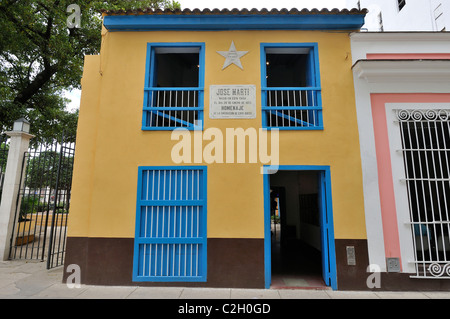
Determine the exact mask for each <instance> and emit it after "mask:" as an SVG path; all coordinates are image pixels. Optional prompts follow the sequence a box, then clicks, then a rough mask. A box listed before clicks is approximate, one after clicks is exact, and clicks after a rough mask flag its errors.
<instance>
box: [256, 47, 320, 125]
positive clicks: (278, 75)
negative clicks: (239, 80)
mask: <svg viewBox="0 0 450 319" xmlns="http://www.w3.org/2000/svg"><path fill="white" fill-rule="evenodd" d="M261 82H262V85H261V86H262V121H263V123H262V125H263V127H264V128H267V129H270V128H277V129H281V130H322V129H323V121H322V98H321V87H320V71H319V59H318V45H317V43H298V44H295V43H288V44H280V43H263V44H261Z"/></svg>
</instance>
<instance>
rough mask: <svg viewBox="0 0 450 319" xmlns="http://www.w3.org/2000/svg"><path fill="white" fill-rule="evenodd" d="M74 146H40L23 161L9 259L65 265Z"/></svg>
mask: <svg viewBox="0 0 450 319" xmlns="http://www.w3.org/2000/svg"><path fill="white" fill-rule="evenodd" d="M74 152H75V145H74V143H64V142H61V143H52V144H46V143H43V144H40V145H38V146H36V147H34V148H30V149H29V150H28V151H27V152H26V153H25V154H24V158H23V166H22V175H21V182H20V189H19V193H18V197H17V208H16V215H15V221H16V222H15V225H14V231H13V235H12V237H11V250H10V253H9V257H10V259H35V260H42V261H43V260H47V269H50V268H54V267H57V266H60V265H62V264H63V263H64V252H65V244H66V230H67V217H68V212H69V205H70V191H71V185H72V170H73V159H74Z"/></svg>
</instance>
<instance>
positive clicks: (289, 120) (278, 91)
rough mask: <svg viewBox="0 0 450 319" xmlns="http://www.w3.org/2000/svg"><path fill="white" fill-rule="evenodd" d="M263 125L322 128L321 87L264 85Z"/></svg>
mask: <svg viewBox="0 0 450 319" xmlns="http://www.w3.org/2000/svg"><path fill="white" fill-rule="evenodd" d="M262 91H263V106H262V111H263V126H264V127H274V128H279V129H292V130H295V129H322V128H323V123H322V100H321V89H320V88H318V87H292V88H278V87H265V88H263V89H262Z"/></svg>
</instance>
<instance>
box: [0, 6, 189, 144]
mask: <svg viewBox="0 0 450 319" xmlns="http://www.w3.org/2000/svg"><path fill="white" fill-rule="evenodd" d="M71 4H76V5H77V6H78V8H79V9H80V11H79V12H80V13H81V16H80V18H81V20H80V22H81V25H80V26H79V27H73V26H71V25H70V24H69V23H68V22H72V21H71V19H70V17H71V16H72V14H73V13H76V11H73V10H70V8H69V5H71ZM179 7H180V5H179V3H178V2H176V1H173V0H115V1H98V0H97V1H88V0H82V1H73V0H40V1H37V0H0V131H5V130H8V129H11V127H12V123H13V122H14V120H16V119H18V118H20V117H25V118H27V119H28V120H29V121H30V123H31V133H32V134H34V135H36V136H37V137H38V140H44V139H48V138H57V136H59V135H61V133H62V132H63V131H65V134H66V136H67V137H69V138H70V139H72V140H74V139H75V134H76V120H77V119H78V113H77V112H69V111H67V110H66V109H65V107H66V104H67V102H68V100H67V99H66V98H64V95H63V92H64V91H65V90H66V91H70V90H73V89H75V88H78V89H79V88H80V80H81V76H82V71H83V62H84V56H85V55H89V54H98V53H99V50H100V43H101V23H102V17H101V14H100V10H101V9H107V10H111V9H114V10H117V9H124V10H126V9H137V8H170V9H175V8H179Z"/></svg>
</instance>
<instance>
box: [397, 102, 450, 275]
mask: <svg viewBox="0 0 450 319" xmlns="http://www.w3.org/2000/svg"><path fill="white" fill-rule="evenodd" d="M397 119H398V121H399V123H400V134H401V139H402V147H403V149H402V150H401V151H402V154H403V158H404V167H405V177H406V180H405V182H406V185H407V191H408V200H409V210H410V221H408V223H409V224H410V225H411V232H412V236H413V244H414V252H415V256H414V259H415V260H414V261H413V262H414V263H415V265H416V274H415V275H413V276H411V277H414V278H446V279H450V240H449V234H450V212H449V209H450V110H431V109H429V110H397Z"/></svg>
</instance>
